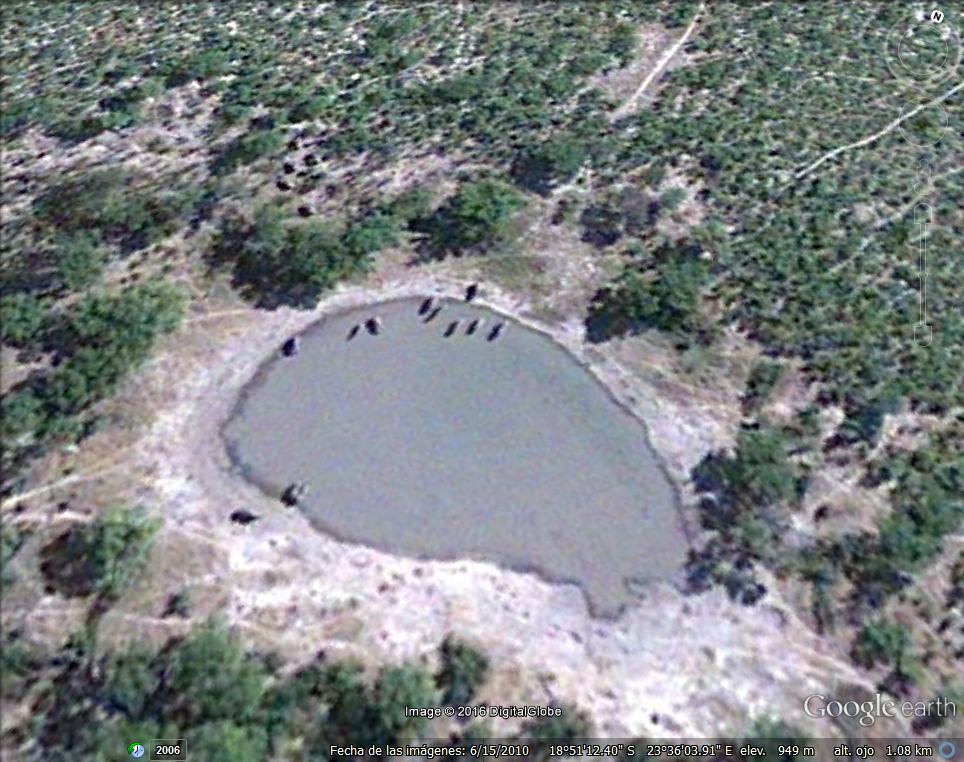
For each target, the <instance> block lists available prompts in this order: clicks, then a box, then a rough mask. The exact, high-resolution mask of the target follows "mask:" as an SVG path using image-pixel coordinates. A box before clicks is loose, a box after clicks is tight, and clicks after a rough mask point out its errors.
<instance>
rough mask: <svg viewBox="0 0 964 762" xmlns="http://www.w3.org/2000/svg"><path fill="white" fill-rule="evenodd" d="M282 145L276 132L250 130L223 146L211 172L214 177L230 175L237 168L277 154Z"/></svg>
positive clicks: (281, 139) (279, 134) (280, 137)
mask: <svg viewBox="0 0 964 762" xmlns="http://www.w3.org/2000/svg"><path fill="white" fill-rule="evenodd" d="M284 143H285V140H284V135H282V134H281V132H279V131H278V130H258V129H254V130H251V131H250V132H246V133H245V134H243V135H240V136H238V137H236V138H235V139H234V140H232V141H231V142H230V143H228V144H227V146H225V148H224V150H223V151H222V152H221V154H220V156H218V157H217V159H215V160H214V161H213V162H212V164H211V171H212V172H213V173H214V174H215V175H227V174H230V173H231V172H234V171H235V170H236V169H238V168H239V167H243V166H245V165H247V164H252V163H253V162H255V161H257V160H258V159H262V158H264V157H266V156H273V155H275V154H277V153H278V152H280V151H281V149H282V148H283V147H284Z"/></svg>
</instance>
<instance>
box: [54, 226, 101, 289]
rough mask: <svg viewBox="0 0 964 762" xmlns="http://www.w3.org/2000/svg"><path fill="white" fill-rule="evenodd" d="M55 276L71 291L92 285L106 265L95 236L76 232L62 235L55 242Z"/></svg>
mask: <svg viewBox="0 0 964 762" xmlns="http://www.w3.org/2000/svg"><path fill="white" fill-rule="evenodd" d="M56 257H57V275H58V276H59V278H60V280H61V281H62V282H63V284H64V285H65V286H66V287H67V288H68V289H70V290H71V291H78V290H80V289H83V288H86V287H87V286H90V285H91V284H93V283H94V282H95V281H96V280H97V279H98V278H100V275H101V273H102V272H103V271H104V266H105V265H106V263H107V252H106V251H105V250H104V248H103V247H102V246H101V245H100V241H99V239H98V238H97V236H96V235H94V234H93V233H90V232H87V231H77V232H73V233H71V234H68V235H62V236H60V237H59V238H58V239H57V242H56Z"/></svg>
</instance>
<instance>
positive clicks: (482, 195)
mask: <svg viewBox="0 0 964 762" xmlns="http://www.w3.org/2000/svg"><path fill="white" fill-rule="evenodd" d="M524 205H525V202H524V200H523V198H522V196H520V195H519V194H518V193H517V192H516V191H515V190H514V189H513V188H512V187H511V186H509V185H506V184H505V183H503V182H500V181H499V180H493V179H485V180H477V181H475V182H470V183H464V184H463V185H461V186H460V187H459V189H458V191H457V192H456V193H455V195H454V196H452V197H451V198H450V199H449V200H448V201H447V202H446V203H445V204H443V205H442V206H441V207H440V208H439V209H438V210H437V211H436V212H435V214H434V215H432V216H431V217H429V218H428V219H427V220H426V221H425V223H424V225H423V226H422V229H424V230H425V231H426V232H427V233H428V237H429V250H430V252H431V253H432V254H433V255H435V256H442V255H444V254H446V253H452V254H456V255H459V254H467V253H472V252H484V251H489V250H491V249H492V248H495V247H497V246H500V245H502V244H504V243H506V242H507V241H508V239H509V237H510V235H511V230H512V221H513V219H514V217H515V215H516V213H517V212H518V211H519V210H520V209H522V208H523V206H524Z"/></svg>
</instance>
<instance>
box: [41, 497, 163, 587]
mask: <svg viewBox="0 0 964 762" xmlns="http://www.w3.org/2000/svg"><path fill="white" fill-rule="evenodd" d="M159 527H160V522H159V521H158V520H157V519H155V518H153V517H151V516H149V515H148V514H147V512H146V511H145V510H144V509H143V508H140V507H136V508H125V507H121V506H115V507H113V508H109V509H108V510H106V511H105V512H104V513H103V514H101V515H100V516H99V517H98V518H97V519H96V520H95V521H93V522H92V523H91V524H90V525H88V526H84V527H79V528H76V529H74V530H72V531H71V532H70V533H69V535H68V536H67V539H66V542H65V544H64V547H63V549H62V551H60V554H61V556H62V557H61V558H58V559H56V560H55V562H54V563H53V564H51V565H48V566H47V567H46V571H47V572H48V573H50V572H51V571H54V570H56V571H55V576H58V577H60V578H61V579H62V580H64V581H68V582H70V583H74V584H76V585H77V588H78V590H79V591H80V592H95V593H97V594H98V595H100V596H101V597H102V598H104V599H105V600H115V599H116V598H118V597H120V595H121V594H122V593H123V592H124V590H126V589H127V587H128V586H129V585H130V584H131V582H132V581H133V580H134V578H135V577H136V576H137V575H138V574H139V573H140V572H141V570H143V568H144V566H145V565H146V564H147V561H148V558H149V557H150V552H151V548H152V547H153V544H154V535H155V534H156V533H157V530H158V528H159Z"/></svg>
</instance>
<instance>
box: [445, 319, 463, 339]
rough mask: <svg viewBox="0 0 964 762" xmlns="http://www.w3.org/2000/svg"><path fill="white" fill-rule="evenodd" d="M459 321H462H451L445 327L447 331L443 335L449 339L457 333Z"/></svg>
mask: <svg viewBox="0 0 964 762" xmlns="http://www.w3.org/2000/svg"><path fill="white" fill-rule="evenodd" d="M459 322H460V321H458V320H453V321H452V322H451V323H449V324H448V327H447V328H446V329H445V333H443V334H442V335H443V336H444V337H445V338H446V339H447V338H448V337H449V336H451V335H452V334H453V333H455V332H456V331H457V330H458V329H459Z"/></svg>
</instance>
